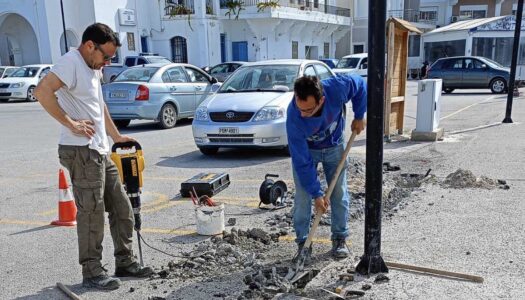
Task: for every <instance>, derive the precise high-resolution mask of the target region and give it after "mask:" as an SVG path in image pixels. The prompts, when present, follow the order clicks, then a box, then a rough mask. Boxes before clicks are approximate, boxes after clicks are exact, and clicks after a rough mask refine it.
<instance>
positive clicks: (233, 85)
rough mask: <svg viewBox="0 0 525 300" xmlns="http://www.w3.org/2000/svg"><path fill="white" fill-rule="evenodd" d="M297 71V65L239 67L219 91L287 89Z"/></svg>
mask: <svg viewBox="0 0 525 300" xmlns="http://www.w3.org/2000/svg"><path fill="white" fill-rule="evenodd" d="M298 73H299V66H298V65H262V66H261V65H259V66H247V67H241V68H239V69H238V70H237V71H236V72H235V73H233V75H232V76H230V77H229V78H228V79H227V80H226V82H224V84H223V85H222V86H221V88H220V90H219V91H218V92H219V93H234V92H256V91H281V92H282V91H286V89H288V90H289V91H291V90H293V84H294V82H295V79H296V78H297V74H298Z"/></svg>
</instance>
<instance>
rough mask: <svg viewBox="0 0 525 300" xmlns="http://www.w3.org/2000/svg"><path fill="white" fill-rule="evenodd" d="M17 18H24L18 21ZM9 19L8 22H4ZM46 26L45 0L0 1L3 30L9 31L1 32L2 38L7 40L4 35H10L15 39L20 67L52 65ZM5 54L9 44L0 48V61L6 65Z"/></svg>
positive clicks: (0, 17) (0, 18)
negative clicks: (24, 65) (36, 64)
mask: <svg viewBox="0 0 525 300" xmlns="http://www.w3.org/2000/svg"><path fill="white" fill-rule="evenodd" d="M18 16H20V18H22V19H17V18H18ZM12 17H14V18H12ZM8 18H9V19H10V20H9V19H8ZM6 19H8V20H7V21H8V23H4V21H6ZM26 22H27V23H28V24H27V23H26ZM2 24H4V25H5V27H4V26H2ZM46 24H47V16H46V12H45V9H44V1H43V0H17V1H9V0H0V29H1V30H5V31H6V32H4V33H3V34H2V33H0V35H1V36H2V37H0V38H2V40H3V41H5V34H9V35H10V36H13V37H14V39H15V40H16V41H15V42H16V44H18V46H17V47H18V48H17V49H15V51H16V52H17V54H15V56H17V61H18V62H17V64H18V65H23V64H30V63H48V62H51V51H50V43H49V40H48V38H47V36H48V28H47V26H46ZM7 27H9V28H7ZM26 47H28V48H26ZM35 48H36V49H35ZM2 49H3V50H2ZM6 51H7V45H5V43H3V45H1V46H0V59H1V60H2V61H5V62H6V63H7V57H6Z"/></svg>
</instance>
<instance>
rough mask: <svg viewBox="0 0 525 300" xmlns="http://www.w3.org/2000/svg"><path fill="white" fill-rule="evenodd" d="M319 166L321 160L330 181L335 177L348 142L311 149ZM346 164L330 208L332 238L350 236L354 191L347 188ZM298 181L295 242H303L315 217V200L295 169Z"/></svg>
mask: <svg viewBox="0 0 525 300" xmlns="http://www.w3.org/2000/svg"><path fill="white" fill-rule="evenodd" d="M309 151H310V155H311V156H312V159H313V162H314V165H315V167H316V168H317V165H318V164H319V163H321V164H322V165H323V170H324V173H325V176H326V181H327V184H330V182H331V181H332V178H333V177H334V173H335V170H336V169H337V165H338V164H339V161H340V160H341V157H342V156H343V153H344V145H343V144H341V145H338V146H335V147H331V148H325V149H319V150H318V149H309ZM346 167H347V162H346V161H345V167H344V168H343V170H342V171H341V174H340V175H339V178H338V180H337V183H336V185H335V188H334V191H333V193H332V195H331V196H330V210H331V218H332V228H331V229H332V240H333V239H342V238H344V239H346V237H348V213H349V210H350V194H349V193H348V189H347V182H346ZM293 178H294V181H295V199H294V207H293V223H294V229H295V233H296V239H295V241H296V242H297V243H303V242H304V241H306V238H307V237H308V233H309V232H310V220H311V218H312V202H313V199H312V197H311V196H310V194H308V192H306V190H305V189H304V188H303V186H302V185H301V182H300V181H299V177H298V176H297V173H296V172H295V170H294V171H293Z"/></svg>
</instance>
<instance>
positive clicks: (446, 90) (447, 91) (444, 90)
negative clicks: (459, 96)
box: [443, 88, 454, 94]
mask: <svg viewBox="0 0 525 300" xmlns="http://www.w3.org/2000/svg"><path fill="white" fill-rule="evenodd" d="M453 91H454V89H452V88H444V89H443V92H445V94H450V93H452V92H453Z"/></svg>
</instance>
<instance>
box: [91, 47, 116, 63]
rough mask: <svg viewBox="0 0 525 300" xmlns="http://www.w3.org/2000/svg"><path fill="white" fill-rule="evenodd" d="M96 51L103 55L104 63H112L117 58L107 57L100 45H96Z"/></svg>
mask: <svg viewBox="0 0 525 300" xmlns="http://www.w3.org/2000/svg"><path fill="white" fill-rule="evenodd" d="M95 49H97V50H98V51H100V52H101V53H102V55H103V58H104V61H110V60H112V59H113V58H115V56H110V55H107V54H106V52H104V50H102V48H101V47H100V45H99V44H97V43H95Z"/></svg>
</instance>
